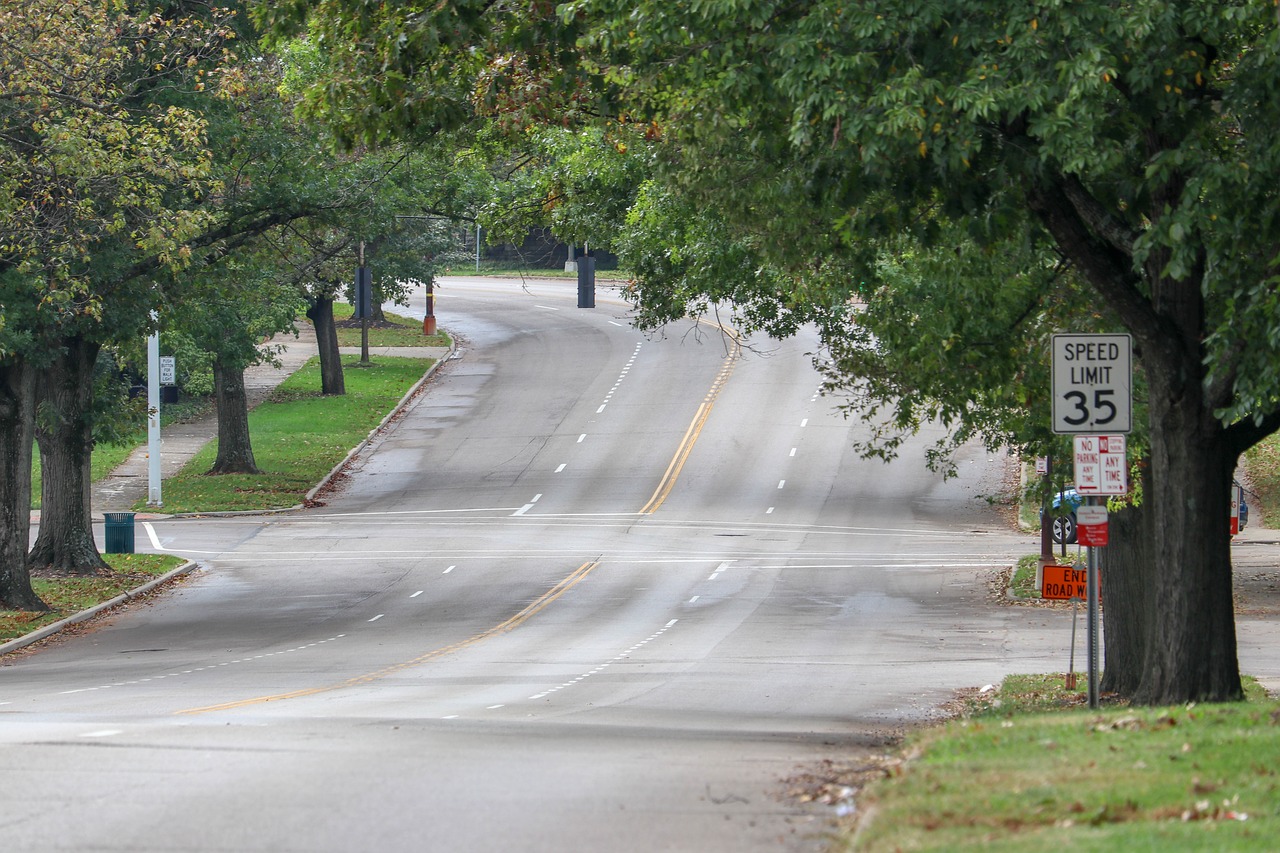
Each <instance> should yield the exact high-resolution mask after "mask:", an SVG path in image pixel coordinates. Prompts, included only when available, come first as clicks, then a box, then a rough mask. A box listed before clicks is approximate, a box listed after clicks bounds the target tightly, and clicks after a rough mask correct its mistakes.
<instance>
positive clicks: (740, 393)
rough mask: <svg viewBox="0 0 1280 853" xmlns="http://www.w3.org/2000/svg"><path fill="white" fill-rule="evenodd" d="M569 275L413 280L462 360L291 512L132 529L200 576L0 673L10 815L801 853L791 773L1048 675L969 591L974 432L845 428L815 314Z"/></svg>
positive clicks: (226, 838) (113, 824)
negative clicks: (822, 362)
mask: <svg viewBox="0 0 1280 853" xmlns="http://www.w3.org/2000/svg"><path fill="white" fill-rule="evenodd" d="M575 297H576V288H575V286H574V283H572V282H562V283H557V282H529V283H526V284H524V285H522V284H521V283H520V282H515V281H498V280H487V279H474V280H473V279H465V278H458V279H450V280H446V281H445V282H443V284H442V286H441V287H440V288H439V290H438V292H437V308H436V313H437V315H438V317H439V320H440V323H441V325H442V326H444V327H445V328H447V329H448V330H450V331H451V332H452V333H454V334H455V335H456V336H457V337H458V339H459V341H460V351H459V357H458V358H455V359H454V360H452V361H451V362H450V363H448V364H447V365H445V366H444V368H443V369H442V370H441V371H440V372H439V373H438V374H437V375H436V376H435V378H434V379H433V380H432V381H431V382H430V383H429V384H428V386H427V388H426V390H425V392H424V393H423V394H421V395H420V396H419V397H417V398H416V399H415V400H414V401H413V402H412V403H411V404H410V405H409V406H408V407H407V409H406V410H405V412H404V414H403V416H402V417H400V418H398V419H397V420H395V421H394V422H393V423H392V425H391V426H390V427H389V428H388V429H387V430H386V431H385V432H384V433H383V434H382V435H381V436H380V437H379V438H378V439H377V440H376V441H375V442H374V443H373V445H372V446H371V447H370V448H369V449H368V450H367V451H365V452H364V453H362V454H361V455H360V457H359V458H358V459H357V460H356V461H355V463H354V464H353V466H352V467H351V469H350V470H349V471H348V472H347V474H348V476H347V477H346V478H345V479H343V480H342V482H341V483H340V485H339V487H338V488H337V489H335V490H334V491H333V492H331V493H329V494H326V495H324V497H323V499H324V506H321V507H317V508H314V509H311V510H307V511H303V512H296V513H290V514H283V515H272V516H241V517H234V518H221V519H198V520H193V519H179V518H174V519H167V520H157V521H154V522H150V523H149V524H148V526H147V527H146V528H145V529H144V530H140V531H139V534H138V542H139V545H140V548H139V550H165V551H171V552H174V553H180V554H188V555H190V556H191V557H193V558H194V559H196V560H198V561H199V563H200V567H201V568H200V570H198V571H197V572H195V573H194V574H193V575H192V576H190V578H189V579H188V580H187V581H185V582H183V583H181V584H179V585H177V586H176V587H175V588H173V589H172V590H170V591H168V592H167V593H165V594H163V595H161V596H158V597H157V598H155V599H154V600H152V601H150V602H148V603H147V604H146V605H145V606H141V607H135V608H133V609H131V610H130V611H129V612H126V613H124V614H122V615H119V616H118V617H115V618H113V619H112V620H110V621H109V622H108V623H107V624H105V625H103V626H101V627H98V628H96V629H94V630H91V631H88V632H86V633H84V634H82V635H79V636H75V637H70V638H65V639H63V640H61V641H59V642H57V643H54V644H52V645H51V646H49V647H47V648H44V649H42V650H40V651H39V652H38V653H36V654H28V655H24V656H21V657H18V658H16V659H11V660H8V661H6V662H5V664H6V665H5V666H3V668H0V774H2V775H3V778H4V779H5V780H6V786H5V787H6V793H5V796H4V797H3V798H2V799H0V832H3V835H4V837H5V838H6V844H7V846H8V847H9V848H10V849H14V850H130V851H138V850H184V851H185V850H190V851H223V850H237V851H245V850H255V851H256V850H273V851H280V850H299V851H302V850H306V851H313V850H326V851H327V850H335V851H337V850H364V849H379V850H441V851H445V850H448V851H467V850H491V849H513V850H528V851H553V850H554V851H564V850H592V851H615V850H616V851H624V850H626V851H629V850H701V851H714V850H726V851H727V850H733V851H751V850H810V849H822V846H823V838H824V833H825V832H826V831H827V827H828V822H829V819H830V817H831V814H830V810H829V809H826V808H824V807H820V806H814V805H804V804H800V803H797V802H794V801H791V800H788V799H786V798H785V797H784V796H783V794H784V792H785V789H786V787H787V786H786V783H785V782H784V781H783V780H784V779H785V778H786V777H788V776H789V775H792V774H795V773H797V772H800V771H802V770H804V769H805V768H808V767H812V766H814V765H815V764H816V763H817V762H819V761H820V760H822V759H824V758H836V759H844V758H849V757H853V756H857V755H859V754H861V753H863V752H865V751H868V750H874V749H876V748H878V747H880V746H881V745H882V744H883V743H884V740H885V738H886V737H888V736H890V735H891V734H892V733H893V732H895V731H896V730H897V729H899V728H900V727H901V726H903V725H907V724H911V723H913V722H916V721H920V720H924V719H928V718H929V717H930V716H932V715H933V714H934V713H935V711H934V709H935V708H936V707H937V706H938V704H939V703H941V702H943V701H945V700H946V699H947V698H948V696H949V695H950V693H951V691H953V690H954V689H956V688H959V687H964V686H976V685H982V684H986V683H990V682H994V681H998V680H999V678H1000V677H1001V676H1003V675H1004V674H1006V673H1008V672H1010V671H1015V670H1017V671H1044V670H1053V669H1059V670H1060V669H1062V667H1063V666H1064V665H1065V655H1066V650H1067V644H1068V642H1069V632H1070V623H1069V621H1068V620H1066V619H1063V618H1062V616H1061V614H1054V613H1049V612H1046V611H1021V610H1016V609H1011V608H1000V607H993V606H991V605H990V603H989V601H988V590H987V580H988V578H989V577H990V575H991V573H992V571H993V570H994V569H995V568H996V567H998V566H1000V565H1007V564H1009V563H1010V562H1011V561H1012V560H1013V559H1015V558H1016V556H1017V555H1020V554H1022V553H1027V552H1033V551H1035V550H1036V542H1035V541H1034V540H1033V539H1032V538H1030V537H1027V536H1024V535H1019V534H1016V533H1013V532H1011V531H1009V530H1008V529H1007V528H1006V526H1005V525H1004V524H1003V522H1002V521H1001V519H1000V518H999V516H998V515H996V514H995V513H994V512H993V511H992V510H991V509H990V508H989V507H988V505H987V503H986V502H985V501H984V500H983V499H982V496H983V495H984V494H989V493H991V492H992V491H993V490H994V489H996V488H997V487H998V482H999V474H1000V472H1001V470H1002V463H1001V461H1000V460H994V459H990V458H988V455H987V454H986V453H985V452H983V451H981V450H980V449H975V450H972V451H970V455H969V456H967V457H966V458H964V459H962V460H961V462H960V469H961V476H960V477H959V478H957V479H955V480H952V481H949V482H946V483H944V482H942V481H940V480H939V479H938V478H937V477H935V476H934V475H931V474H929V473H928V472H927V471H925V470H924V468H923V465H922V464H921V462H920V459H921V453H922V447H923V446H924V443H926V442H927V441H928V436H925V437H923V438H922V439H921V440H920V441H917V442H914V443H912V444H911V445H910V447H909V448H908V451H907V453H906V454H905V458H903V459H901V460H899V461H897V462H894V463H892V464H888V465H886V464H884V463H880V462H867V461H864V460H861V459H859V458H858V457H857V455H856V454H854V453H853V452H852V450H851V449H850V443H851V437H852V436H854V435H856V434H858V432H859V431H860V430H862V429H863V427H862V426H861V425H860V424H859V422H858V421H856V420H853V421H849V420H845V419H844V417H843V416H842V415H841V414H840V413H839V412H837V411H835V410H834V408H833V403H832V401H830V400H828V399H825V398H822V397H820V396H819V395H818V393H817V392H818V388H819V384H820V379H819V377H818V375H817V373H816V372H815V370H814V369H813V367H812V365H811V363H810V359H809V357H808V355H807V353H808V352H810V351H812V350H813V349H814V347H815V346H816V344H815V342H814V341H812V340H809V339H805V338H803V337H802V338H800V339H797V340H794V341H788V342H783V343H778V342H769V341H757V342H750V343H749V344H748V346H747V347H746V348H744V349H739V348H738V347H737V346H736V345H735V344H734V343H733V342H732V341H731V340H729V339H728V338H726V337H724V336H723V335H722V334H721V333H720V332H719V330H717V329H716V328H714V327H712V326H710V325H707V324H693V323H690V324H687V325H683V326H679V327H675V328H670V329H667V330H666V331H665V333H663V334H660V335H650V336H646V335H643V334H641V333H639V332H637V331H636V330H634V329H632V328H630V326H629V324H628V323H627V320H626V308H625V305H624V304H623V303H622V302H621V301H619V300H618V299H617V298H616V297H615V296H614V295H612V294H611V293H609V292H607V291H605V290H603V289H602V290H601V292H600V293H599V295H598V297H597V306H598V307H597V308H595V309H590V310H583V309H578V308H576V304H575V301H576V300H575ZM419 298H420V297H419ZM418 304H419V306H420V305H421V303H420V302H419V303H418ZM419 310H420V307H419Z"/></svg>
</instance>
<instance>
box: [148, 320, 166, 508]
mask: <svg viewBox="0 0 1280 853" xmlns="http://www.w3.org/2000/svg"><path fill="white" fill-rule="evenodd" d="M151 321H152V322H153V323H154V324H155V330H154V331H152V333H151V336H150V337H148V338H147V506H157V507H158V506H163V501H161V499H160V324H159V321H158V319H157V315H156V313H155V312H154V311H153V312H151Z"/></svg>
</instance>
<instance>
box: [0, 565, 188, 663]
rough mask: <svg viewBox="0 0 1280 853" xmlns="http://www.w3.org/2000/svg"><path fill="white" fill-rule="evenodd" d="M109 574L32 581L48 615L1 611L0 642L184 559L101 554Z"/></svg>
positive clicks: (84, 607) (106, 598)
mask: <svg viewBox="0 0 1280 853" xmlns="http://www.w3.org/2000/svg"><path fill="white" fill-rule="evenodd" d="M103 559H104V560H106V561H107V564H108V565H109V566H111V570H112V574H111V575H109V576H106V577H88V578H78V577H60V578H39V577H37V578H32V580H31V585H32V587H33V588H34V589H35V591H36V594H37V595H39V596H40V598H41V599H42V600H43V601H44V603H45V604H48V605H49V607H51V608H52V610H50V611H49V612H47V613H27V612H24V611H16V610H0V642H2V641H5V640H12V639H13V638H15V637H21V636H23V635H25V634H29V633H31V632H32V631H36V630H39V629H40V628H43V627H44V626H45V625H51V624H53V623H54V622H57V621H59V620H60V619H66V618H67V617H68V616H73V615H75V614H76V613H79V612H80V611H82V610H87V609H88V608H90V607H93V606H94V605H97V604H101V603H102V602H104V601H110V600H111V599H113V598H115V597H116V596H117V595H120V594H121V593H123V592H127V591H128V590H131V589H136V588H137V587H139V586H141V585H142V584H144V583H146V582H147V581H150V580H153V579H155V578H157V577H159V576H161V575H163V574H165V573H166V572H169V571H172V570H173V569H176V568H177V567H178V566H180V565H182V564H183V562H185V558H182V557H175V556H173V555H172V554H104V555H103Z"/></svg>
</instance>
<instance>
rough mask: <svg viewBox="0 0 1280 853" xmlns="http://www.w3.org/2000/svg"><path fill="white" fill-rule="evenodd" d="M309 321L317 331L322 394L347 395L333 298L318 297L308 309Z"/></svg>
mask: <svg viewBox="0 0 1280 853" xmlns="http://www.w3.org/2000/svg"><path fill="white" fill-rule="evenodd" d="M307 319H308V320H310V321H311V325H313V326H315V329H316V343H317V345H318V348H319V353H320V393H321V394H346V393H347V384H346V378H345V377H344V376H343V373H342V354H341V353H340V352H339V351H338V330H337V328H335V327H334V325H333V298H332V297H328V296H317V297H315V298H314V299H312V300H311V304H310V307H308V308H307Z"/></svg>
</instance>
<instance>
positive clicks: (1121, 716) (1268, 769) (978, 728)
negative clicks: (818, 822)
mask: <svg viewBox="0 0 1280 853" xmlns="http://www.w3.org/2000/svg"><path fill="white" fill-rule="evenodd" d="M1062 681H1063V676H1061V675H1057V676H1020V677H1012V678H1010V679H1007V680H1006V681H1005V683H1004V684H1003V685H1002V686H1001V688H1000V691H999V692H998V693H995V694H993V695H992V697H991V698H989V699H987V700H985V701H982V702H978V703H975V705H974V706H973V707H972V708H971V710H970V713H969V714H968V715H966V716H964V717H962V718H961V719H958V720H955V721H952V722H950V723H947V724H945V725H942V726H937V727H932V728H929V729H926V730H922V731H920V732H917V733H916V734H915V735H914V736H912V737H911V738H909V740H908V743H907V745H906V750H905V751H906V752H907V753H908V754H910V755H912V758H911V760H910V761H908V762H905V763H903V764H900V765H896V766H895V770H894V771H893V772H892V773H891V774H890V775H887V776H886V777H885V778H883V779H881V780H880V781H878V782H874V783H872V784H871V785H870V787H869V788H867V789H866V790H865V791H864V792H862V794H861V795H859V796H858V800H857V808H858V810H859V812H862V813H864V814H869V815H870V819H869V820H866V821H865V823H864V825H862V826H861V827H860V829H859V831H858V832H857V834H856V839H855V836H854V834H853V832H852V831H851V832H850V834H849V835H847V836H846V842H847V844H848V846H849V847H850V848H851V849H856V850H871V851H879V850H886V851H888V850H894V851H896V850H937V851H944V850H945V851H951V850H1017V851H1059V850H1153V851H1154V850H1259V851H1261V850H1274V849H1276V840H1277V839H1278V838H1280V758H1278V756H1280V703H1277V702H1276V701H1274V700H1269V699H1267V698H1265V696H1263V695H1262V691H1261V690H1260V689H1259V688H1258V687H1257V685H1256V683H1251V684H1250V687H1249V690H1250V694H1251V701H1248V702H1241V703H1234V704H1223V705H1194V704H1193V705H1189V706H1186V707H1172V708H1128V707H1113V708H1104V709H1102V710H1089V709H1088V707H1087V706H1085V704H1084V697H1083V690H1066V689H1065V688H1064V687H1062V686H1061V685H1062ZM1083 681H1084V679H1083V678H1081V679H1080V682H1081V683H1083Z"/></svg>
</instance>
